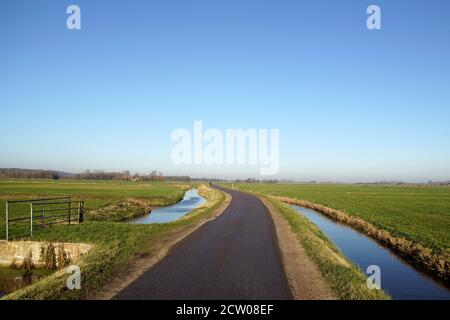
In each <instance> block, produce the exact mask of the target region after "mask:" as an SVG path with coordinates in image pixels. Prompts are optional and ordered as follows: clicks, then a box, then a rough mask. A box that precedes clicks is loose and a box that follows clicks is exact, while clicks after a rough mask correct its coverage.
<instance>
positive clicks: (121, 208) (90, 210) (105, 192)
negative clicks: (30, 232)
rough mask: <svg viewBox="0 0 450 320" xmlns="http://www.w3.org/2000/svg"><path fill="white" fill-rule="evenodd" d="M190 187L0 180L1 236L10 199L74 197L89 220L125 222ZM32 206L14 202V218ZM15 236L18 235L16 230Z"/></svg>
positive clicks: (174, 198) (170, 201) (175, 199)
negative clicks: (81, 204)
mask: <svg viewBox="0 0 450 320" xmlns="http://www.w3.org/2000/svg"><path fill="white" fill-rule="evenodd" d="M189 187H190V185H189V184H187V183H163V182H129V181H84V180H81V181H80V180H0V239H4V238H5V216H4V215H5V213H4V212H5V202H6V201H7V200H27V199H36V198H46V197H61V196H71V197H72V198H73V199H74V200H83V201H84V202H85V219H86V220H91V221H92V220H96V221H125V220H128V219H131V218H134V217H136V216H140V215H143V214H145V213H147V212H148V211H149V209H150V208H152V207H155V206H165V205H170V204H173V203H176V202H178V201H180V200H181V199H182V198H183V195H184V192H185V191H186V190H187V189H188V188H189ZM28 206H29V204H28V203H27V204H20V203H19V204H11V205H10V208H9V209H10V210H9V211H10V212H9V215H10V218H14V217H19V216H20V217H27V216H28V215H29V207H28ZM28 223H29V222H25V221H24V222H21V223H16V224H14V225H12V228H14V226H16V227H17V228H18V229H19V228H20V229H24V228H23V227H24V226H22V225H21V224H28ZM26 228H28V226H25V229H26ZM11 236H12V237H13V236H14V230H12V232H11Z"/></svg>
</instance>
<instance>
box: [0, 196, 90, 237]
mask: <svg viewBox="0 0 450 320" xmlns="http://www.w3.org/2000/svg"><path fill="white" fill-rule="evenodd" d="M83 212H84V201H73V200H72V199H71V198H70V197H58V198H41V199H32V200H16V201H6V208H5V224H6V240H7V241H8V240H12V239H17V238H23V237H28V236H33V233H34V232H38V231H39V229H42V228H46V227H49V226H51V225H54V224H67V225H70V224H73V223H80V222H82V221H83Z"/></svg>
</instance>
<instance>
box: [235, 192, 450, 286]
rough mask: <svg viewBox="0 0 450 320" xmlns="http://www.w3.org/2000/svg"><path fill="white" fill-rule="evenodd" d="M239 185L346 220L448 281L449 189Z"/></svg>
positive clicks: (449, 242) (345, 221)
mask: <svg viewBox="0 0 450 320" xmlns="http://www.w3.org/2000/svg"><path fill="white" fill-rule="evenodd" d="M238 187H239V188H240V189H241V190H243V191H252V192H258V193H261V194H264V195H266V196H272V197H277V199H278V200H283V201H285V202H291V203H298V204H301V205H304V206H307V207H310V208H312V209H316V210H318V211H320V212H322V213H324V214H326V215H328V216H330V217H331V218H333V219H336V220H339V221H341V222H344V223H347V224H349V225H351V226H353V227H355V228H357V229H359V230H360V231H362V232H363V233H366V234H368V235H369V236H371V237H373V238H375V239H377V240H378V241H380V242H381V243H383V244H384V245H386V246H388V247H390V248H392V249H393V250H394V251H396V252H397V253H398V254H400V255H402V256H403V257H404V258H406V259H407V260H409V261H410V262H411V263H413V264H414V265H415V266H416V267H418V268H420V269H422V270H424V271H427V272H429V273H430V274H432V275H434V276H436V277H438V278H440V279H441V280H443V282H446V283H448V280H449V278H448V277H449V272H450V259H449V257H450V232H449V230H450V188H449V187H445V186H442V187H437V186H436V187H435V186H412V185H404V186H390V185H389V186H388V185H311V184H307V185H278V184H277V185H274V184H242V185H238ZM292 200H294V201H292ZM330 208H331V210H330Z"/></svg>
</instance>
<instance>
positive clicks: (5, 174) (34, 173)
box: [0, 168, 60, 180]
mask: <svg viewBox="0 0 450 320" xmlns="http://www.w3.org/2000/svg"><path fill="white" fill-rule="evenodd" d="M59 178H60V174H59V173H58V172H57V171H51V170H30V169H1V168H0V179H55V180H56V179H59Z"/></svg>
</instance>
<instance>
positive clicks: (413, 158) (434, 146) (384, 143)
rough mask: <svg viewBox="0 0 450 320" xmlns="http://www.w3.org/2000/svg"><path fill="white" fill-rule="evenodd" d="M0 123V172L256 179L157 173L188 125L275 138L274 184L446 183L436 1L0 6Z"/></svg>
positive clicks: (221, 171) (12, 1) (449, 22)
mask: <svg viewBox="0 0 450 320" xmlns="http://www.w3.org/2000/svg"><path fill="white" fill-rule="evenodd" d="M70 4H77V5H79V6H80V7H81V12H82V30H80V31H70V30H68V29H67V28H66V17H67V14H66V12H65V11H66V7H67V6H68V5H70ZM369 4H378V5H379V6H380V7H381V9H382V27H383V29H382V30H380V31H369V30H368V29H367V28H366V18H367V14H366V8H367V6H368V5H369ZM0 119H1V124H0V167H21V168H44V169H57V170H65V171H71V172H79V171H82V170H85V169H104V170H124V169H129V170H131V171H137V172H141V173H147V172H150V171H151V170H153V169H157V170H161V171H163V172H164V173H167V174H188V175H191V176H217V177H237V176H243V177H248V176H257V173H258V169H257V168H253V167H242V168H234V167H226V168H222V167H216V166H181V167H178V166H175V165H173V164H172V163H171V161H170V150H171V147H172V146H173V144H172V143H171V141H170V134H171V132H172V131H173V130H174V129H176V128H188V129H190V128H192V125H193V121H194V120H202V121H203V122H204V124H205V126H206V127H209V128H210V127H215V128H219V129H226V128H244V129H245V128H279V129H280V135H281V153H280V173H279V175H278V177H280V178H293V179H302V180H306V179H317V180H337V181H362V180H378V179H389V180H390V179H402V180H409V181H419V180H421V181H423V180H428V179H434V180H447V179H450V2H449V1H447V0H432V1H425V0H414V1H404V0H396V1H381V0H372V1H363V0H360V1H357V0H353V1H351V0H340V1H337V0H329V1H320V0H315V1H312V0H311V1H300V0H293V1H285V0H281V1H275V0H270V1H264V0H257V1H255V0H239V1H238V0H177V1H174V0H158V1H113V0H111V1H100V0H96V1H92V0H90V1H82V0H72V1H52V0H47V1H43V0H30V1H20V0H6V1H1V2H0Z"/></svg>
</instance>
